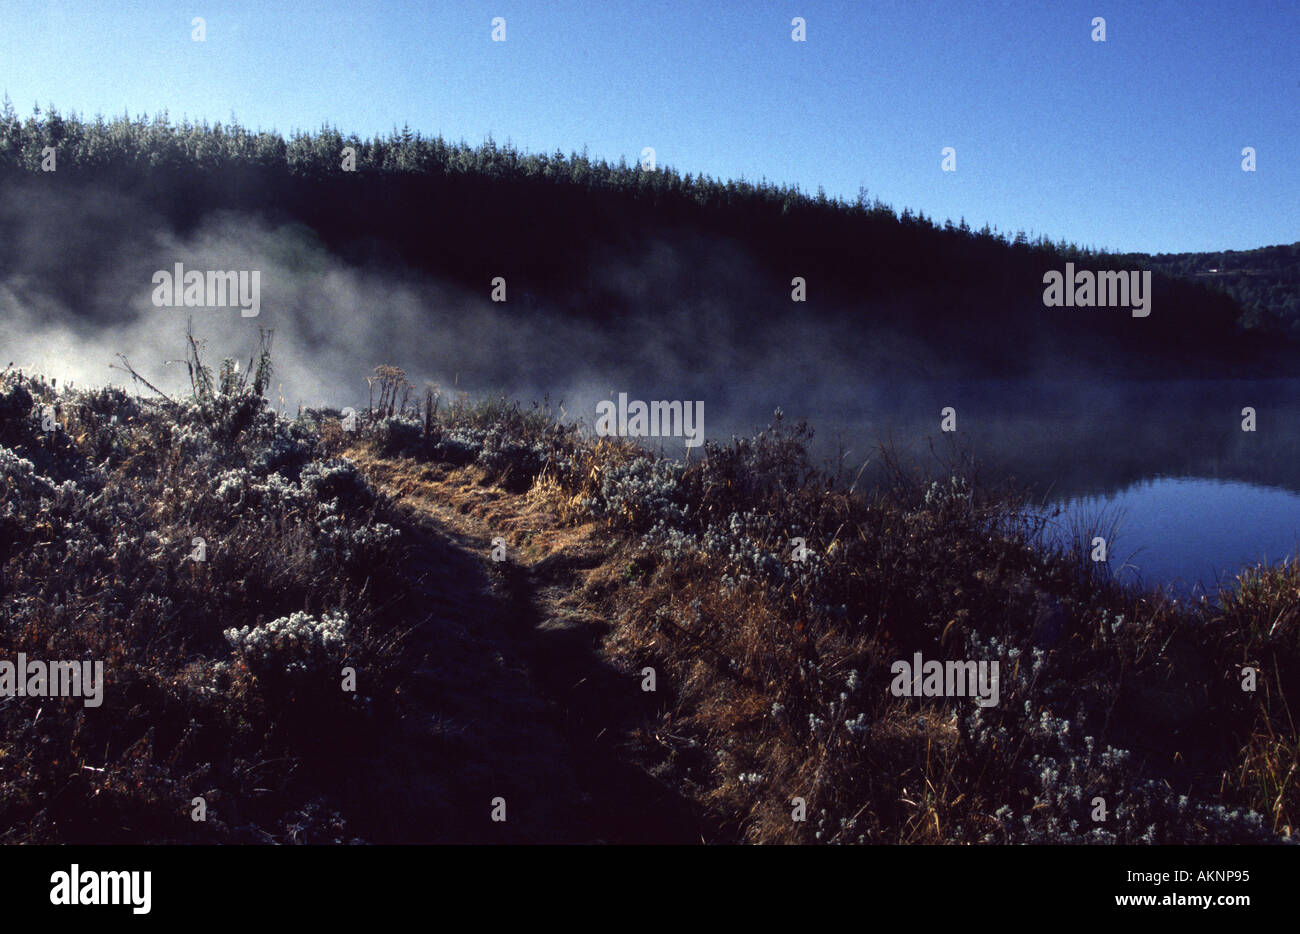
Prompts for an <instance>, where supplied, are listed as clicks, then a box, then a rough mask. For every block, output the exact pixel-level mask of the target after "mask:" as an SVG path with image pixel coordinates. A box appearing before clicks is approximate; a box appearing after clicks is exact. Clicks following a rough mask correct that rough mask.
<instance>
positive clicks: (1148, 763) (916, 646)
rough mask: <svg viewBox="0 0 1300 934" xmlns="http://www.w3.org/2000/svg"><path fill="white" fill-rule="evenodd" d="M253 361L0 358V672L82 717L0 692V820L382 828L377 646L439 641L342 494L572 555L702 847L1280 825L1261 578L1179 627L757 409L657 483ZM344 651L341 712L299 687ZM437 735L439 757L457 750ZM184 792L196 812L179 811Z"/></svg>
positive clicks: (101, 836)
mask: <svg viewBox="0 0 1300 934" xmlns="http://www.w3.org/2000/svg"><path fill="white" fill-rule="evenodd" d="M263 351H264V354H263V355H261V356H260V357H258V358H255V361H254V362H253V364H252V365H250V367H248V368H247V369H246V370H244V371H243V374H242V375H241V374H240V371H239V370H238V369H236V368H235V367H234V366H233V364H230V365H226V366H224V367H223V368H222V369H221V370H220V372H219V374H218V376H217V377H215V378H213V377H212V375H211V374H210V373H208V372H207V371H206V369H205V368H204V367H203V366H202V364H201V362H200V361H199V348H198V347H197V345H195V344H193V343H191V355H192V364H193V365H192V366H191V374H192V377H193V383H192V390H193V393H192V395H191V396H189V397H187V398H186V399H181V400H173V399H170V398H166V397H164V396H162V394H160V393H157V392H156V390H152V389H149V391H150V392H151V393H152V396H151V397H150V398H134V397H132V396H130V395H128V394H126V393H124V392H121V391H120V390H113V389H107V390H96V391H73V390H70V389H68V388H67V387H64V388H63V389H59V388H57V387H55V386H54V385H53V384H50V383H47V382H45V381H43V380H41V379H38V378H32V377H29V376H25V375H23V374H20V373H15V372H12V371H6V372H5V373H4V374H3V375H2V376H0V569H2V574H3V577H2V578H0V580H2V582H3V583H2V588H0V610H3V615H4V626H3V628H2V629H0V658H12V657H13V656H15V655H16V654H17V653H18V652H20V651H24V652H27V653H28V654H29V655H33V654H41V655H43V656H44V657H47V658H96V659H103V660H105V661H106V667H107V668H109V669H110V671H111V676H110V686H111V694H112V696H113V697H114V698H115V700H114V703H115V704H116V705H117V706H115V707H114V711H115V712H114V715H113V716H112V717H111V718H106V717H95V716H92V715H90V713H89V712H88V711H86V710H84V709H83V708H82V707H81V705H80V702H79V701H78V700H75V699H62V700H42V699H39V698H15V699H4V700H0V727H2V728H3V743H2V744H0V765H2V766H3V769H0V828H3V829H2V830H0V834H2V835H3V836H2V838H3V839H5V840H8V841H22V842H74V841H95V842H107V841H121V840H132V841H152V842H158V841H181V840H184V841H190V842H193V841H196V840H197V841H203V840H209V841H225V842H257V841H268V840H303V839H307V840H323V841H345V840H350V839H368V840H386V839H410V837H409V835H410V834H411V833H412V832H413V831H411V830H410V829H409V828H407V829H406V830H405V831H404V830H403V828H402V827H401V826H398V824H400V818H396V817H393V816H391V815H389V816H388V817H385V815H384V810H385V808H384V801H383V800H382V796H379V795H376V794H375V793H374V791H373V790H372V791H369V792H367V791H366V788H365V786H366V784H367V782H368V781H369V780H370V779H371V777H372V776H373V774H374V770H375V769H376V768H378V767H380V764H381V763H382V761H383V759H382V756H383V755H384V754H385V753H384V751H383V750H384V748H385V744H390V745H391V744H400V743H402V742H407V743H409V742H410V739H409V736H408V737H407V738H406V739H400V738H399V737H400V736H401V735H402V734H401V732H400V731H401V728H402V723H403V716H404V711H405V712H407V713H409V711H410V709H411V708H410V706H409V705H410V703H411V702H410V701H409V699H407V695H403V688H404V685H408V684H409V683H410V676H411V672H412V671H413V669H414V668H415V667H416V666H417V665H419V664H421V661H420V658H418V657H417V655H418V653H415V652H414V650H413V649H412V648H411V640H410V632H409V627H411V626H413V625H415V623H416V622H417V621H422V622H423V623H425V624H427V625H432V626H435V627H436V626H437V625H438V623H437V621H436V619H435V620H433V621H432V622H430V621H429V618H428V615H427V613H426V614H425V615H423V616H422V615H421V614H420V612H419V611H418V609H417V606H418V605H419V604H420V601H421V599H423V598H422V596H421V594H422V592H421V591H420V589H419V588H420V585H419V583H418V582H417V581H415V580H413V579H412V577H411V575H410V573H408V567H409V564H408V563H407V562H406V561H405V560H404V559H403V557H402V556H403V555H404V554H407V553H408V552H404V551H403V548H404V541H405V539H409V538H410V536H411V533H412V531H413V530H414V529H415V528H416V526H415V525H413V522H415V521H416V520H415V519H413V518H412V517H411V516H410V515H406V514H403V513H402V512H401V511H400V510H397V509H396V508H395V507H394V505H393V503H392V502H391V501H390V499H389V497H388V496H386V495H384V494H383V493H382V492H380V491H379V489H378V488H379V487H380V486H384V487H385V488H388V489H392V490H396V491H398V493H399V494H400V495H402V496H404V497H408V498H410V499H411V500H412V501H413V502H424V503H425V504H427V505H428V506H429V509H430V510H431V511H430V512H429V515H434V514H435V513H438V511H439V510H441V511H442V512H441V513H440V514H442V515H444V518H446V520H447V521H448V522H451V523H453V524H458V527H461V528H462V531H463V532H464V533H465V534H466V535H469V536H472V535H478V534H480V533H482V534H484V535H486V534H487V533H488V532H495V533H498V534H499V533H504V534H505V535H506V537H507V538H508V539H509V540H510V545H511V549H512V552H511V554H512V558H511V562H512V563H518V564H519V565H520V566H521V567H523V569H524V571H526V572H527V573H529V574H535V575H540V574H542V573H543V572H545V573H548V574H549V573H552V572H553V571H554V569H555V568H556V567H560V566H566V565H565V564H564V560H563V559H565V558H566V556H568V557H572V555H573V553H574V552H575V550H576V549H579V547H580V548H581V550H582V551H583V554H584V555H586V554H587V553H588V552H590V551H592V549H595V557H594V558H592V559H591V560H587V559H586V558H584V560H583V561H582V562H578V564H580V565H581V567H580V569H579V570H574V571H571V572H567V571H566V572H565V573H564V574H563V575H561V577H560V578H557V579H562V580H563V581H564V582H565V584H564V586H565V587H566V588H567V590H566V595H565V597H564V599H565V600H566V601H568V603H569V604H571V605H572V606H574V607H580V608H581V610H582V611H583V612H584V613H585V614H587V615H589V616H591V617H592V618H599V619H601V620H603V621H604V629H603V639H602V640H601V644H600V646H599V652H600V655H601V658H602V660H603V664H605V665H607V666H609V668H610V669H611V670H615V671H620V672H637V673H639V672H641V671H643V669H644V668H646V667H651V668H654V669H655V671H656V673H657V682H658V690H657V694H656V697H655V699H654V702H653V704H652V706H651V708H649V709H648V710H639V711H638V712H637V714H636V715H635V716H632V715H629V716H628V717H626V718H625V719H623V720H622V721H620V722H618V723H617V724H615V726H616V731H617V732H618V733H619V736H620V739H619V742H620V744H621V745H620V749H622V750H623V752H622V754H624V755H625V756H626V757H627V758H628V761H630V762H634V763H635V764H636V765H637V767H638V768H640V769H642V770H643V771H645V772H646V773H648V774H650V775H652V776H654V779H655V780H656V781H657V782H660V783H662V784H663V785H664V786H665V787H670V788H672V789H674V791H675V792H676V793H677V794H679V795H681V796H682V797H683V798H688V799H689V800H691V801H692V802H694V804H695V805H696V806H697V807H698V808H699V809H700V810H701V812H703V813H706V814H707V815H708V816H709V819H710V821H711V822H712V824H713V825H714V826H716V827H718V828H722V830H720V834H721V835H722V838H724V839H732V840H737V841H748V842H754V843H818V842H819V843H1006V842H1035V843H1037V842H1052V843H1093V842H1121V843H1138V842H1148V843H1170V842H1177V843H1183V842H1186V843H1198V842H1202V843H1218V842H1268V841H1277V840H1288V839H1290V837H1291V834H1292V831H1293V829H1294V827H1295V825H1296V820H1297V817H1300V790H1298V787H1300V782H1298V781H1297V777H1296V774H1295V773H1296V765H1297V756H1298V749H1300V738H1298V736H1297V731H1296V726H1295V721H1294V717H1293V711H1294V710H1295V706H1296V700H1297V697H1296V684H1297V676H1298V675H1300V672H1298V671H1297V664H1298V663H1300V622H1297V616H1298V615H1300V566H1297V565H1296V564H1295V563H1288V564H1286V565H1283V566H1281V567H1277V568H1263V567H1261V568H1254V569H1249V570H1247V571H1245V572H1243V573H1242V574H1241V575H1240V576H1239V577H1238V579H1237V580H1236V581H1235V582H1234V584H1233V585H1232V586H1231V587H1229V588H1226V589H1225V590H1224V592H1223V593H1221V594H1220V595H1219V599H1218V600H1217V601H1214V602H1209V601H1207V602H1205V603H1203V604H1201V605H1194V606H1188V605H1186V604H1179V603H1175V602H1173V601H1172V600H1169V599H1167V598H1165V597H1163V596H1162V595H1161V594H1159V593H1158V592H1156V591H1142V590H1138V589H1136V588H1133V587H1125V586H1121V585H1120V584H1119V583H1117V582H1116V581H1115V580H1114V578H1113V576H1112V575H1105V574H1098V573H1096V569H1095V568H1094V567H1092V566H1091V562H1090V561H1089V560H1088V555H1087V551H1086V550H1085V549H1083V548H1078V547H1075V548H1071V547H1062V546H1056V545H1052V544H1050V543H1049V542H1047V541H1046V538H1045V536H1044V535H1043V529H1042V521H1041V518H1040V517H1038V513H1037V512H1036V511H1035V510H1034V509H1033V508H1031V505H1030V504H1029V503H1027V502H1026V501H1025V500H1024V499H1022V498H1020V497H1018V496H1016V495H1015V494H1014V493H1013V492H1010V491H1006V490H997V489H993V488H990V487H988V486H987V485H983V484H979V483H975V482H968V481H967V480H966V479H963V476H960V475H957V474H955V473H948V472H939V473H938V474H937V475H925V476H923V475H920V474H914V473H910V472H908V471H907V470H904V469H903V468H902V467H901V466H900V465H899V464H898V463H897V462H895V461H893V460H892V459H891V456H890V454H889V452H887V451H885V452H882V455H881V457H882V460H883V462H884V463H885V464H886V466H887V467H888V468H889V472H888V477H887V479H886V481H884V482H882V483H881V484H879V485H877V486H875V487H874V488H872V489H869V490H864V489H859V488H857V487H856V486H854V485H853V484H851V483H849V482H848V480H849V478H846V477H843V476H835V475H830V474H828V473H827V472H825V471H824V470H821V469H819V468H816V467H814V466H813V465H812V464H811V463H810V461H809V455H808V444H807V442H808V439H809V437H810V431H809V429H808V428H807V426H805V425H793V426H791V425H789V424H787V423H786V422H785V421H784V420H782V419H780V418H777V419H775V420H774V421H773V423H772V425H771V426H769V428H768V429H767V430H766V431H764V432H761V433H759V434H758V435H756V436H755V437H752V438H747V439H737V440H734V441H733V442H732V443H730V444H728V445H718V444H714V443H709V444H707V445H706V446H705V447H704V449H703V456H702V457H698V458H696V457H693V458H692V459H691V461H690V462H689V463H684V462H680V461H674V460H670V459H665V458H661V457H656V456H655V455H653V454H652V453H650V452H648V451H645V450H642V449H641V448H639V447H637V446H636V445H634V444H632V443H630V442H628V441H626V440H623V439H616V438H591V437H588V436H587V435H586V433H585V432H584V431H583V430H582V428H581V426H578V425H574V424H572V423H568V422H565V421H564V419H563V418H562V417H561V416H559V415H557V413H555V412H553V411H552V410H551V409H550V408H549V406H545V405H538V406H533V407H532V408H525V407H522V406H520V405H518V404H517V403H515V402H512V401H510V400H507V399H502V398H493V399H490V400H487V401H485V402H482V403H475V402H472V401H471V400H469V399H468V398H467V397H465V396H463V395H461V396H457V397H455V398H454V399H450V400H448V399H444V398H443V397H442V394H441V392H439V391H438V390H437V389H436V388H434V387H430V388H428V389H426V390H425V391H424V393H423V394H422V398H421V397H420V396H419V395H417V394H416V393H415V392H414V390H413V389H412V388H411V387H410V385H409V383H408V382H407V381H406V376H405V374H404V373H401V372H400V371H397V370H395V368H380V369H377V370H376V373H375V374H374V376H373V377H372V380H371V386H372V393H373V395H372V402H371V404H370V406H369V407H368V408H367V409H366V410H365V411H364V412H362V413H360V414H359V416H357V419H356V421H355V423H354V424H350V425H349V426H348V427H344V424H345V422H344V419H343V418H342V415H343V413H339V412H332V411H325V412H320V411H308V412H303V413H300V415H299V417H297V418H295V419H287V418H284V417H282V416H278V415H276V414H275V413H273V412H269V411H267V410H266V407H265V405H264V404H263V402H262V391H263V390H264V388H265V385H266V381H265V379H264V377H265V376H266V374H269V345H264V347H263ZM124 362H125V361H124ZM126 366H127V368H128V370H129V369H130V365H129V364H126ZM131 372H134V371H133V370H132V371H131ZM250 374H251V375H250ZM137 375H138V374H137ZM140 379H141V380H143V377H140ZM146 388H149V387H148V386H147V385H146ZM413 396H414V397H415V398H416V401H412V397H413ZM45 406H51V407H52V408H53V412H54V414H55V421H56V422H57V425H55V426H54V427H53V428H52V429H51V430H48V431H47V430H44V428H43V425H42V419H41V417H40V416H41V414H42V413H43V412H45V411H46V409H45V408H44V407H45ZM963 475H972V476H973V474H965V473H964V474H963ZM484 492H486V493H489V494H490V495H486V496H485V495H480V494H481V493H484ZM796 538H798V539H802V540H803V543H804V545H805V548H806V553H805V554H802V555H799V554H797V553H796V551H795V550H794V540H795V539H796ZM1090 538H1091V536H1084V537H1083V539H1082V540H1083V541H1087V540H1090ZM196 539H202V540H203V542H204V545H205V549H206V554H205V556H204V560H202V561H195V560H193V559H192V558H191V557H190V556H191V555H192V554H193V553H194V548H195V547H196V546H195V540H196ZM485 540H486V539H485ZM578 543H581V545H580V546H579V544H578ZM799 558H801V560H800V559H799ZM485 560H486V558H485ZM570 563H573V562H570ZM465 586H467V587H468V586H469V584H466V585H465ZM512 586H513V585H512ZM534 596H535V595H534ZM512 599H513V598H512ZM524 599H531V598H530V597H529V595H528V594H527V593H525V595H524ZM467 631H468V630H467ZM466 638H468V637H466ZM467 644H468V643H467ZM466 651H472V649H466ZM917 651H919V652H921V653H922V654H923V656H924V657H925V658H927V659H952V660H959V659H988V660H997V661H998V662H999V663H1000V665H1001V669H1002V672H1003V674H1002V678H1001V698H1000V703H999V704H998V705H997V706H996V707H991V708H978V707H976V706H975V705H974V704H973V703H972V701H971V700H970V699H969V698H961V697H956V698H926V699H918V698H905V697H894V696H893V695H892V694H891V693H890V692H889V690H888V685H889V684H890V682H891V681H892V674H891V672H890V666H891V664H892V663H893V662H894V661H895V660H898V659H904V658H910V657H911V656H912V653H914V652H917ZM345 666H350V667H354V668H355V669H356V670H358V671H363V672H365V673H366V675H367V677H366V678H365V679H364V680H365V683H366V684H367V685H368V688H367V690H366V691H364V692H357V693H349V692H345V691H340V690H339V689H338V682H339V676H340V672H341V670H342V668H343V667H345ZM1247 668H1250V669H1253V671H1254V672H1255V684H1254V688H1255V689H1254V690H1253V691H1244V690H1243V689H1242V683H1243V679H1246V680H1248V679H1249V675H1248V674H1247V673H1245V669H1247ZM408 695H409V692H408ZM483 701H484V702H486V698H484V699H483ZM611 703H613V701H612V699H611ZM615 706H617V705H615ZM51 708H53V709H51ZM454 748H455V749H458V750H459V752H456V753H455V754H453V753H451V752H448V753H446V755H445V756H443V758H444V759H445V760H446V761H445V764H444V767H445V768H446V769H447V770H448V774H452V773H455V772H456V771H457V769H461V770H462V771H465V770H469V769H470V766H471V764H472V763H471V762H470V760H471V759H472V756H473V753H472V752H469V751H466V749H467V748H468V747H454ZM456 755H462V756H465V757H467V758H466V759H465V761H459V760H457V759H456ZM196 795H205V796H207V797H210V798H211V800H209V801H208V804H209V806H212V807H213V810H214V812H216V814H217V815H218V816H217V817H216V818H214V819H211V820H209V821H208V822H206V823H205V824H204V825H203V826H202V827H201V828H199V829H196V827H195V825H194V823H193V822H192V821H191V820H190V817H189V814H190V802H191V800H192V798H193V797H194V796H196ZM796 799H799V800H800V801H802V802H803V804H804V805H805V806H806V816H807V819H806V820H795V819H793V814H794V813H795V811H796V810H797V808H798V806H799V802H798V801H796ZM1097 799H1102V803H1103V805H1104V810H1105V815H1106V816H1105V819H1104V820H1097V819H1095V816H1096V815H1097V814H1098V813H1099V811H1098V806H1097ZM214 802H215V805H214ZM426 804H427V805H428V806H429V807H433V806H434V804H433V803H431V802H426ZM403 832H405V833H406V834H407V836H406V837H403V836H402V835H403ZM465 833H466V834H468V836H467V837H466V838H467V839H475V837H473V834H472V832H471V831H468V830H467V831H465ZM413 842H414V841H413Z"/></svg>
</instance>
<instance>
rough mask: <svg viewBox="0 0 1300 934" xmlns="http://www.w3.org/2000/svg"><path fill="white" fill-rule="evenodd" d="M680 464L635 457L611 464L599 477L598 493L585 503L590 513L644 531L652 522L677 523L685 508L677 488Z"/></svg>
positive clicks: (684, 501) (682, 516)
mask: <svg viewBox="0 0 1300 934" xmlns="http://www.w3.org/2000/svg"><path fill="white" fill-rule="evenodd" d="M683 469H684V468H683V466H682V465H681V464H679V463H677V462H676V461H670V460H667V459H658V460H656V459H652V458H649V457H635V458H633V459H631V460H629V461H625V462H623V463H619V464H615V465H613V466H612V467H610V468H609V470H607V471H606V472H605V474H604V476H602V477H601V483H600V495H599V496H598V497H596V498H594V499H592V500H589V501H588V502H587V504H586V505H587V508H588V510H589V511H590V512H591V514H592V515H594V516H597V517H607V518H611V519H617V520H620V521H623V522H626V523H627V524H628V525H629V526H631V527H632V528H634V529H640V530H645V529H649V528H651V527H653V526H654V525H655V524H656V523H659V522H663V523H665V524H667V525H669V526H674V525H680V524H681V523H682V522H683V521H684V520H685V518H686V512H687V509H688V506H687V502H686V497H685V492H684V490H683V489H682V487H681V477H682V471H683Z"/></svg>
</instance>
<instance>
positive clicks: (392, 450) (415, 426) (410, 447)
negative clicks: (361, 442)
mask: <svg viewBox="0 0 1300 934" xmlns="http://www.w3.org/2000/svg"><path fill="white" fill-rule="evenodd" d="M375 441H376V442H377V443H378V445H379V450H380V451H381V452H382V453H384V454H389V455H393V454H412V453H415V452H416V451H419V450H420V449H421V447H422V446H423V444H424V426H423V424H422V423H421V422H420V420H419V419H418V418H416V417H415V416H413V415H410V414H406V415H389V416H386V417H384V418H381V419H380V420H379V423H378V424H377V425H376V426H375Z"/></svg>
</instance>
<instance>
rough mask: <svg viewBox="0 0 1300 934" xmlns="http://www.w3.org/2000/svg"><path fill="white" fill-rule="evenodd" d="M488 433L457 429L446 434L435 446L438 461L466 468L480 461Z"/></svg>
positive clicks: (434, 452) (470, 429)
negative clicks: (479, 457) (467, 465)
mask: <svg viewBox="0 0 1300 934" xmlns="http://www.w3.org/2000/svg"><path fill="white" fill-rule="evenodd" d="M486 437H487V432H486V431H485V430H483V429H482V428H470V427H457V428H453V429H451V430H450V431H448V432H445V433H444V434H443V435H442V437H441V438H439V439H438V442H437V443H436V444H434V446H433V456H434V458H435V459H436V460H440V461H444V462H446V463H449V464H454V465H456V466H457V467H464V466H465V465H466V464H472V463H474V462H475V461H476V460H478V456H479V454H480V452H482V450H483V441H484V439H485V438H486Z"/></svg>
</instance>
